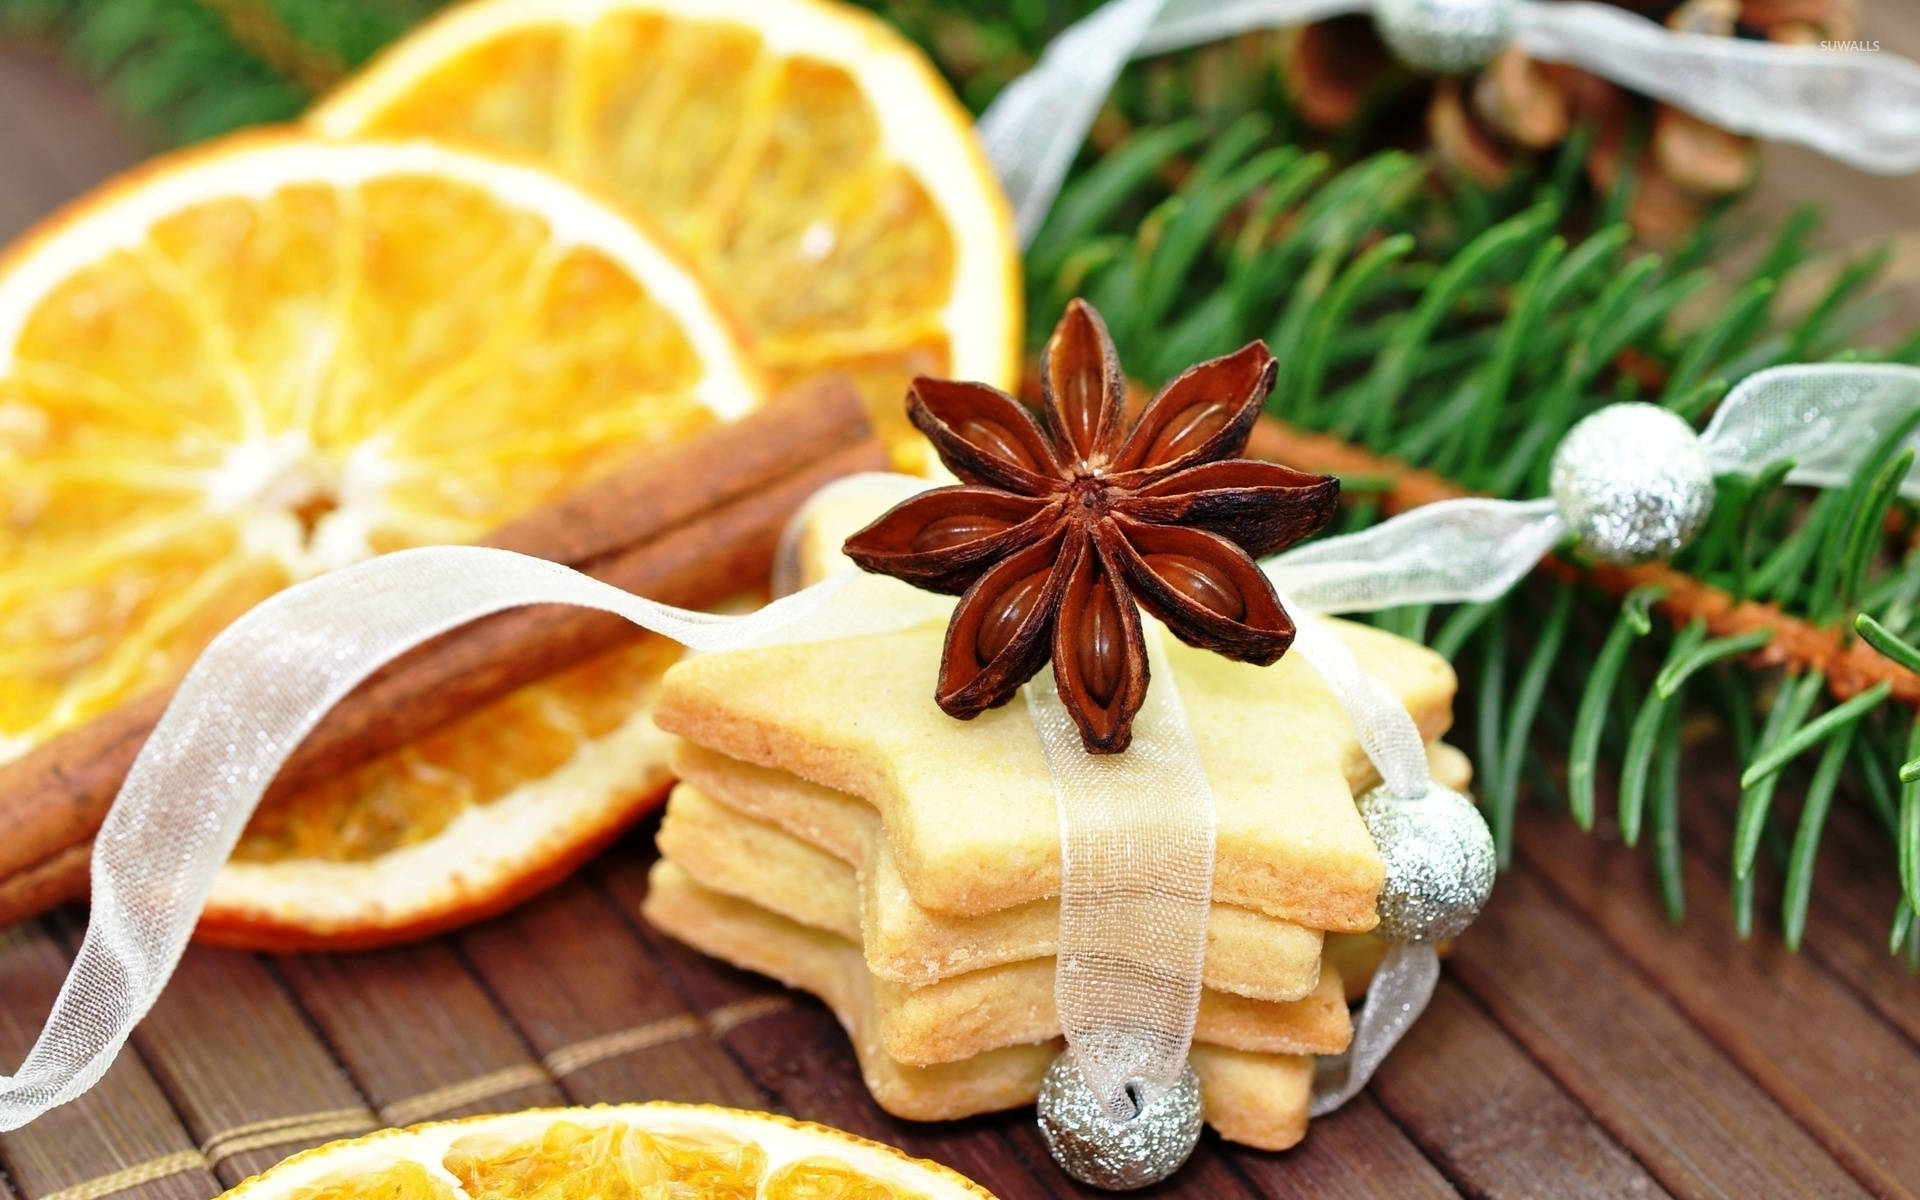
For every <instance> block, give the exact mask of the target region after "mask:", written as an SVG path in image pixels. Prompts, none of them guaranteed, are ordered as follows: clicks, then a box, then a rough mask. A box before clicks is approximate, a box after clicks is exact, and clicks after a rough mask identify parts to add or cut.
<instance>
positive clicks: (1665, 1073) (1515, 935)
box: [1451, 869, 1867, 1200]
mask: <svg viewBox="0 0 1920 1200" xmlns="http://www.w3.org/2000/svg"><path fill="white" fill-rule="evenodd" d="M1451 969H1452V970H1453V972H1454V976H1455V978H1456V979H1458V980H1459V981H1460V982H1461V983H1462V984H1463V985H1464V986H1465V987H1466V989H1467V991H1468V992H1469V993H1471V994H1472V995H1473V997H1474V998H1475V999H1476V1000H1478V1001H1479V1002H1480V1004H1481V1005H1482V1006H1483V1007H1484V1008H1485V1009H1486V1010H1487V1011H1488V1013H1489V1014H1491V1015H1492V1017H1493V1018H1494V1020H1496V1021H1498V1022H1499V1023H1500V1024H1501V1025H1502V1026H1503V1027H1505V1028H1506V1029H1507V1030H1508V1032H1510V1033H1511V1034H1512V1035H1513V1036H1514V1038H1515V1039H1516V1040H1517V1041H1519V1042H1520V1044H1521V1045H1523V1046H1524V1047H1526V1049H1527V1052H1528V1053H1529V1054H1530V1055H1531V1056H1532V1057H1533V1058H1534V1059H1535V1060H1536V1061H1537V1062H1539V1063H1540V1064H1541V1065H1542V1066H1543V1067H1544V1068H1545V1069H1546V1070H1547V1071H1548V1072H1549V1073H1550V1074H1552V1076H1553V1077H1554V1078H1555V1079H1556V1080H1557V1081H1558V1082H1559V1083H1560V1085H1561V1086H1562V1087H1564V1088H1565V1089H1566V1090H1567V1091H1568V1092H1569V1093H1570V1094H1571V1095H1573V1097H1574V1098H1575V1099H1576V1100H1578V1101H1579V1102H1580V1104H1581V1105H1582V1106H1583V1107H1585V1108H1586V1109H1587V1110H1588V1111H1590V1112H1592V1113H1593V1114H1594V1116H1595V1117H1596V1118H1597V1119H1598V1120H1599V1121H1600V1122H1601V1124H1603V1125H1604V1126H1605V1127H1606V1128H1607V1130H1608V1131H1609V1132H1610V1133H1611V1134H1612V1135H1613V1136H1614V1137H1615V1138H1617V1139H1618V1140H1619V1141H1620V1142H1621V1144H1622V1145H1624V1146H1625V1147H1626V1148H1627V1150H1628V1151H1629V1152H1631V1153H1632V1154H1633V1156H1634V1157H1635V1158H1636V1159H1638V1160H1639V1161H1640V1163H1641V1164H1642V1165H1643V1166H1645V1167H1646V1169H1647V1170H1648V1171H1649V1172H1651V1173H1652V1174H1653V1176H1654V1177H1655V1178H1656V1179H1657V1180H1659V1182H1660V1184H1661V1186H1663V1187H1665V1188H1666V1189H1667V1190H1668V1191H1670V1192H1672V1193H1674V1194H1675V1195H1677V1196H1682V1197H1693V1196H1703V1197H1704V1196H1722V1197H1727V1198H1729V1200H1734V1198H1741V1200H1745V1198H1748V1197H1753V1196H1767V1195H1776V1194H1778V1189H1779V1188H1780V1187H1781V1185H1782V1183H1783V1182H1784V1181H1787V1180H1792V1181H1793V1182H1794V1185H1795V1188H1796V1194H1797V1195H1801V1196H1835V1197H1838V1196H1861V1195H1866V1194H1867V1193H1866V1192H1865V1191H1864V1190H1863V1189H1862V1188H1861V1187H1860V1186H1859V1184H1858V1183H1856V1182H1855V1181H1854V1180H1853V1178H1852V1177H1851V1176H1850V1175H1848V1174H1847V1173H1846V1171H1845V1170H1843V1169H1842V1168H1841V1166H1840V1164H1839V1163H1837V1162H1835V1161H1834V1159H1833V1158H1832V1157H1831V1156H1829V1155H1828V1154H1827V1153H1826V1151H1825V1150H1823V1149H1822V1148H1821V1146H1820V1145H1819V1143H1818V1142H1816V1141H1815V1140H1814V1139H1813V1137H1812V1136H1811V1135H1810V1134H1808V1133H1807V1132H1806V1131H1805V1130H1803V1129H1801V1128H1800V1127H1799V1125H1797V1124H1795V1122H1794V1121H1793V1119H1792V1118H1791V1117H1790V1116H1789V1115H1788V1114H1786V1113H1785V1112H1783V1111H1782V1110H1781V1109H1780V1108H1779V1107H1778V1106H1776V1105H1775V1104H1774V1103H1773V1101H1772V1100H1771V1099H1769V1098H1768V1096H1767V1095H1766V1094H1765V1093H1764V1092H1763V1091H1761V1090H1760V1089H1759V1087H1757V1086H1756V1085H1755V1084H1754V1083H1753V1082H1752V1080H1750V1079H1748V1078H1747V1076H1746V1075H1745V1074H1744V1073H1743V1072H1742V1071H1741V1070H1740V1069H1739V1068H1738V1067H1737V1066H1735V1065H1734V1064H1733V1063H1732V1062H1730V1061H1729V1060H1728V1059H1727V1057H1726V1056H1725V1055H1724V1054H1723V1053H1722V1052H1721V1051H1720V1050H1719V1049H1718V1048H1717V1047H1715V1046H1714V1045H1713V1044H1712V1043H1711V1042H1709V1041H1708V1040H1707V1039H1706V1037H1705V1036H1704V1035H1703V1034H1701V1033H1700V1031H1699V1030H1697V1029H1695V1028H1694V1027H1693V1025H1692V1024H1691V1023H1690V1022H1689V1021H1688V1020H1687V1018H1686V1017H1685V1016H1684V1015H1683V1014H1682V1013H1680V1012H1679V1011H1678V1010H1677V1009H1676V1008H1675V1007H1674V1006H1673V1005H1672V1004H1671V1003H1670V1002H1669V1001H1667V999H1666V998H1665V997H1664V996H1662V995H1661V994H1660V992H1659V991H1658V990H1657V989H1656V988H1655V987H1654V986H1653V984H1651V983H1650V982H1649V981H1647V980H1646V979H1645V978H1643V977H1642V976H1641V974H1640V973H1639V971H1638V970H1636V969H1635V968H1634V967H1633V966H1632V965H1631V964H1629V963H1626V962H1624V961H1622V960H1621V959H1620V958H1619V957H1618V955H1617V954H1616V953H1615V952H1614V951H1613V949H1612V947H1611V946H1609V945H1608V944H1607V943H1606V942H1605V941H1604V940H1603V939H1602V938H1601V937H1600V935H1598V934H1597V933H1595V932H1593V931H1592V930H1590V929H1589V928H1587V926H1586V925H1585V924H1584V923H1583V922H1582V921H1581V920H1580V919H1579V918H1578V917H1576V916H1575V915H1574V914H1572V913H1570V912H1569V911H1568V910H1567V909H1566V908H1564V907H1563V906H1562V905H1561V904H1560V902H1559V901H1558V900H1557V899H1556V898H1555V897H1554V896H1553V895H1552V893H1551V892H1550V891H1548V890H1547V888H1546V887H1545V885H1544V884H1542V883H1541V882H1540V881H1539V880H1538V879H1537V878H1536V877H1535V876H1534V875H1533V874H1532V872H1531V870H1530V869H1522V870H1517V871H1514V872H1511V873H1509V874H1508V875H1507V876H1506V877H1505V878H1503V879H1502V880H1501V881H1500V886H1499V887H1498V888H1497V889H1496V890H1495V892H1494V898H1493V902H1492V903H1491V904H1489V905H1488V907H1487V911H1486V912H1484V913H1482V914H1481V916H1480V919H1479V921H1477V922H1476V923H1475V925H1474V927H1473V930H1472V932H1471V934H1470V935H1469V936H1467V937H1465V938H1463V939H1462V941H1461V946H1460V950H1459V952H1458V953H1457V954H1456V955H1455V957H1454V959H1453V962H1452V964H1451Z"/></svg>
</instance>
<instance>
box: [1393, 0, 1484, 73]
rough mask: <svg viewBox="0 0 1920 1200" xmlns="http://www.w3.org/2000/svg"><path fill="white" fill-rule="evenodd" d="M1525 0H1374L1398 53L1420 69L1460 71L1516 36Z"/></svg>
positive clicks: (1394, 50)
mask: <svg viewBox="0 0 1920 1200" xmlns="http://www.w3.org/2000/svg"><path fill="white" fill-rule="evenodd" d="M1519 19H1520V5H1519V0H1374V4H1373V23H1374V25H1375V26H1376V27H1378V29H1379V30H1380V40H1381V41H1384V42H1385V43H1386V44H1387V48H1388V49H1389V50H1392V51H1393V53H1394V57H1396V58H1398V59H1399V60H1400V61H1401V62H1403V63H1405V64H1407V65H1408V66H1410V67H1412V68H1413V69H1414V70H1416V71H1426V72H1429V73H1431V74H1434V75H1458V74H1459V73H1460V72H1462V71H1471V70H1473V69H1474V68H1475V67H1481V66H1485V65H1486V64H1487V63H1489V62H1491V61H1493V56H1494V55H1496V54H1498V53H1500V51H1501V50H1502V49H1504V48H1505V47H1506V45H1507V44H1508V43H1509V42H1511V41H1513V34H1514V29H1515V28H1516V27H1517V26H1518V24H1519Z"/></svg>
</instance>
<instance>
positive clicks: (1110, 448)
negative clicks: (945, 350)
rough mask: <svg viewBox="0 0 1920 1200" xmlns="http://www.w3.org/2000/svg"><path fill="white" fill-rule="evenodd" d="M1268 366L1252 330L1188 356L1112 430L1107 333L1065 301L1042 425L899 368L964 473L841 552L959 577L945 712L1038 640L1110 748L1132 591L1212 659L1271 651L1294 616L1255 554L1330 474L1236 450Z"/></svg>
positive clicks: (1132, 685) (973, 390)
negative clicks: (1224, 351)
mask: <svg viewBox="0 0 1920 1200" xmlns="http://www.w3.org/2000/svg"><path fill="white" fill-rule="evenodd" d="M1274 374H1275V367H1274V360H1273V356H1272V355H1271V354H1269V353H1268V352H1267V348H1266V346H1264V345H1262V344H1261V343H1259V342H1254V343H1252V344H1251V345H1248V346H1246V347H1245V348H1243V349H1240V350H1237V351H1235V352H1234V353H1232V354H1229V355H1226V356H1224V357H1222V358H1216V359H1213V360H1212V361H1210V362H1204V363H1201V364H1200V365H1198V366H1195V367H1191V368H1189V369H1188V370H1187V371H1185V372H1184V373H1182V374H1181V375H1180V377H1179V378H1177V379H1175V380H1174V381H1173V382H1171V383H1169V384H1167V386H1166V387H1164V388H1162V389H1161V390H1160V392H1159V394H1158V395H1156V396H1154V398H1153V399H1152V400H1151V401H1149V402H1148V404H1147V406H1146V408H1145V409H1144V410H1142V412H1141V414H1140V417H1139V419H1138V420H1137V421H1135V422H1133V423H1132V426H1131V428H1130V429H1129V427H1128V422H1127V419H1126V417H1127V414H1126V381H1125V379H1124V378H1123V377H1122V375H1121V373H1120V360H1119V358H1118V356H1117V355H1116V354H1115V353H1114V349H1113V341H1112V339H1111V338H1109V337H1108V336H1107V329H1106V326H1105V325H1104V324H1103V323H1102V322H1101V320H1100V317H1099V314H1097V313H1095V312H1094V311H1093V309H1092V308H1091V307H1090V306H1088V305H1087V304H1085V303H1083V302H1081V301H1079V300H1075V301H1074V302H1073V303H1072V304H1070V305H1069V306H1068V307H1067V312H1066V315H1065V316H1063V317H1062V318H1061V319H1060V324H1059V325H1058V327H1056V328H1055V329H1054V332H1053V337H1052V339H1051V340H1050V341H1048V343H1047V350H1046V356H1045V364H1044V369H1043V371H1042V374H1041V381H1040V383H1041V415H1042V417H1043V419H1044V422H1045V424H1044V427H1043V426H1042V424H1040V423H1039V422H1036V421H1035V420H1034V418H1033V415H1032V414H1031V413H1030V412H1029V411H1028V409H1027V408H1026V407H1024V406H1023V405H1022V404H1021V403H1020V402H1019V401H1017V400H1015V399H1014V398H1013V397H1011V396H1009V395H1007V394H1006V393H1005V392H1002V391H999V390H997V389H995V388H991V387H987V386H986V385H984V384H978V383H955V382H950V381H946V380H939V379H925V378H922V379H917V380H915V381H914V383H913V387H912V389H911V390H910V391H909V392H908V394H907V415H908V416H909V417H910V418H911V419H912V421H913V423H914V425H916V426H918V427H919V429H920V431H921V432H922V433H924V434H926V435H927V437H928V438H929V439H930V440H931V441H932V442H933V445H934V448H935V449H936V450H937V451H938V452H939V454H940V458H941V460H942V461H943V462H945V463H946V464H947V467H948V468H949V469H950V470H952V472H953V473H954V474H955V475H957V476H959V478H960V479H961V480H962V481H963V482H962V483H961V484H959V485H957V486H954V487H944V488H936V489H934V490H932V491H929V492H924V493H922V494H920V495H918V496H915V497H913V498H912V499H910V500H907V501H906V502H904V503H902V504H900V505H898V506H896V507H895V508H893V509H892V510H891V511H889V512H887V513H886V514H884V515H883V516H881V517H880V519H879V520H877V521H875V522H874V523H873V524H871V525H869V526H867V527H866V528H865V529H863V530H861V531H860V532H859V533H856V534H854V535H853V536H852V537H851V538H849V539H847V545H846V550H847V553H848V555H849V556H851V557H852V558H853V560H854V561H855V562H857V563H859V564H860V565H861V566H862V567H864V568H865V569H867V570H869V571H873V572H877V573H879V574H882V575H892V576H894V577H896V578H899V579H904V580H906V581H907V582H908V583H911V584H914V585H916V586H918V587H922V588H926V589H928V590H930V591H936V592H945V593H948V594H959V595H960V603H959V605H958V606H957V607H956V608H955V609H954V613H953V619H952V622H951V623H950V624H949V625H948V626H947V641H946V648H945V650H944V651H943V653H942V655H941V659H940V681H939V685H938V687H937V689H936V692H935V697H934V698H935V700H936V701H937V702H938V703H939V705H940V707H941V708H942V709H943V710H945V711H946V712H947V713H949V714H951V715H953V716H955V717H959V718H961V719H962V720H965V719H968V718H971V717H975V716H978V715H979V714H980V713H981V712H983V711H985V710H986V709H989V708H992V707H994V706H996V705H999V704H1004V703H1006V702H1007V701H1008V700H1009V699H1011V698H1012V697H1013V694H1014V693H1015V692H1016V691H1018V690H1019V688H1020V685H1021V684H1023V683H1025V682H1026V681H1027V680H1028V679H1030V678H1032V677H1033V675H1034V673H1035V672H1036V671H1038V670H1039V669H1040V667H1041V664H1043V663H1045V662H1046V661H1047V659H1048V657H1049V656H1051V657H1052V659H1053V671H1054V677H1055V680H1056V682H1057V684H1058V686H1059V690H1060V696H1061V699H1062V700H1063V701H1064V702H1065V704H1066V707H1067V711H1068V712H1070V713H1071V714H1072V715H1073V719H1074V721H1075V722H1076V723H1077V724H1078V725H1079V727H1080V733H1081V737H1082V739H1083V740H1084V742H1085V743H1086V747H1087V749H1088V750H1089V751H1091V752H1093V753H1096V754H1111V753H1117V752H1118V751H1121V750H1124V749H1126V748H1127V743H1128V742H1129V741H1130V740H1131V738H1132V736H1133V716H1134V714H1135V713H1136V712H1138V711H1139V709H1140V704H1141V701H1142V700H1144V699H1145V697H1146V691H1147V657H1146V645H1145V643H1144V642H1143V641H1142V638H1141V630H1140V608H1145V609H1146V610H1147V611H1148V612H1150V613H1152V614H1153V615H1154V616H1156V617H1158V618H1159V619H1160V620H1162V621H1164V622H1165V623H1166V625H1167V627H1168V628H1169V629H1171V630H1172V631H1173V632H1174V634H1175V636H1177V637H1179V638H1180V639H1181V640H1182V641H1184V642H1186V643H1188V644H1189V645H1194V646H1202V647H1205V648H1206V649H1209V650H1213V651H1216V652H1218V653H1220V654H1223V655H1225V656H1227V657H1228V658H1232V659H1239V660H1242V661H1245V662H1254V663H1260V664H1263V665H1264V664H1267V663H1271V662H1274V661H1275V660H1277V659H1278V658H1279V657H1280V656H1281V655H1282V654H1284V653H1286V650H1287V647H1288V646H1290V645H1292V644H1293V621H1292V620H1291V619H1290V618H1289V617H1288V616H1287V614H1286V612H1285V610H1283V609H1282V608H1281V606H1280V600H1279V597H1277V596H1276V595H1275V594H1274V590H1273V585H1272V584H1271V583H1270V582H1268V580H1267V577H1266V575H1265V574H1264V573H1263V572H1262V571H1261V570H1260V568H1259V567H1258V566H1257V565H1255V563H1254V559H1255V558H1256V557H1260V556H1264V555H1268V554H1272V553H1274V552H1275V551H1277V550H1280V549H1281V548H1283V547H1285V546H1288V545H1290V544H1292V543H1293V542H1296V541H1298V540H1299V539H1301V538H1303V537H1306V536H1307V535H1308V534H1310V533H1312V532H1314V531H1315V530H1317V529H1319V528H1320V527H1321V526H1322V525H1324V524H1326V522H1327V519H1328V518H1329V517H1331V516H1332V515H1333V509H1334V504H1335V502H1336V501H1337V500H1338V498H1339V491H1340V485H1339V482H1338V481H1337V480H1335V479H1332V478H1329V477H1326V476H1321V475H1309V474H1306V473H1304V472H1301V471H1295V470H1293V469H1291V468H1289V467H1283V466H1279V465H1277V464H1274V463H1267V462H1255V461H1252V460H1248V459H1242V458H1240V457H1238V456H1239V454H1240V452H1241V451H1242V450H1243V449H1244V448H1245V447H1246V444H1247V435H1248V433H1249V432H1250V431H1251V430H1252V429H1253V422H1254V419H1255V418H1256V417H1257V416H1259V413H1260V405H1261V402H1262V401H1263V400H1265V399H1266V397H1267V393H1269V392H1270V391H1272V390H1273V382H1274Z"/></svg>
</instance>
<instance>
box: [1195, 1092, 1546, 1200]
mask: <svg viewBox="0 0 1920 1200" xmlns="http://www.w3.org/2000/svg"><path fill="white" fill-rule="evenodd" d="M1376 1086H1377V1085H1376ZM1227 1158H1228V1160H1229V1161H1230V1162H1232V1164H1233V1165H1234V1167H1235V1169H1237V1170H1238V1171H1239V1172H1240V1173H1241V1174H1242V1175H1244V1176H1245V1177H1246V1178H1247V1180H1248V1181H1249V1182H1250V1183H1251V1184H1252V1185H1253V1188H1254V1191H1255V1193H1256V1194H1258V1195H1261V1196H1298V1197H1301V1200H1379V1198H1380V1197H1385V1196H1391V1197H1393V1198H1394V1200H1428V1198H1436V1200H1437V1198H1440V1197H1449V1196H1457V1195H1459V1194H1460V1193H1459V1192H1457V1191H1455V1190H1454V1188H1453V1186H1452V1185H1451V1184H1449V1183H1448V1182H1447V1179H1446V1177H1445V1176H1444V1175H1442V1174H1441V1173H1440V1170H1439V1168H1437V1167H1435V1166H1434V1164H1433V1163H1431V1162H1429V1161H1427V1159H1426V1158H1425V1157H1424V1156H1423V1155H1422V1154H1421V1153H1420V1150H1419V1148H1418V1147H1416V1146H1415V1145H1414V1144H1413V1143H1412V1142H1411V1141H1409V1140H1408V1139H1407V1135H1406V1134H1405V1133H1403V1132H1402V1131H1401V1130H1400V1128H1399V1127H1398V1126H1397V1125H1395V1124H1394V1122H1393V1120H1392V1119H1391V1118H1390V1117H1388V1116H1387V1114H1386V1112H1385V1111H1384V1110H1383V1109H1382V1108H1381V1107H1380V1105H1379V1103H1378V1102H1377V1101H1376V1100H1375V1098H1374V1096H1373V1093H1372V1091H1371V1090H1369V1091H1366V1092H1362V1093H1361V1094H1360V1095H1358V1096H1356V1097H1354V1098H1353V1100H1352V1101H1350V1102H1349V1103H1348V1104H1347V1106H1346V1107H1345V1108H1342V1109H1341V1110H1340V1111H1339V1112H1337V1113H1335V1114H1333V1115H1332V1116H1330V1117H1323V1118H1321V1119H1320V1120H1318V1121H1315V1122H1314V1123H1313V1126H1312V1128H1310V1129H1308V1130H1307V1140H1306V1141H1304V1142H1302V1143H1301V1144H1300V1145H1299V1146H1298V1147H1297V1148H1295V1149H1292V1150H1289V1151H1287V1152H1286V1153H1285V1154H1261V1153H1260V1152H1258V1151H1255V1150H1245V1149H1241V1148H1239V1147H1228V1148H1227ZM1187 1194H1189V1195H1193V1196H1205V1195H1206V1194H1207V1193H1205V1192H1201V1191H1194V1192H1189V1193H1187ZM1535 1194H1536V1195H1544V1194H1545V1193H1535Z"/></svg>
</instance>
